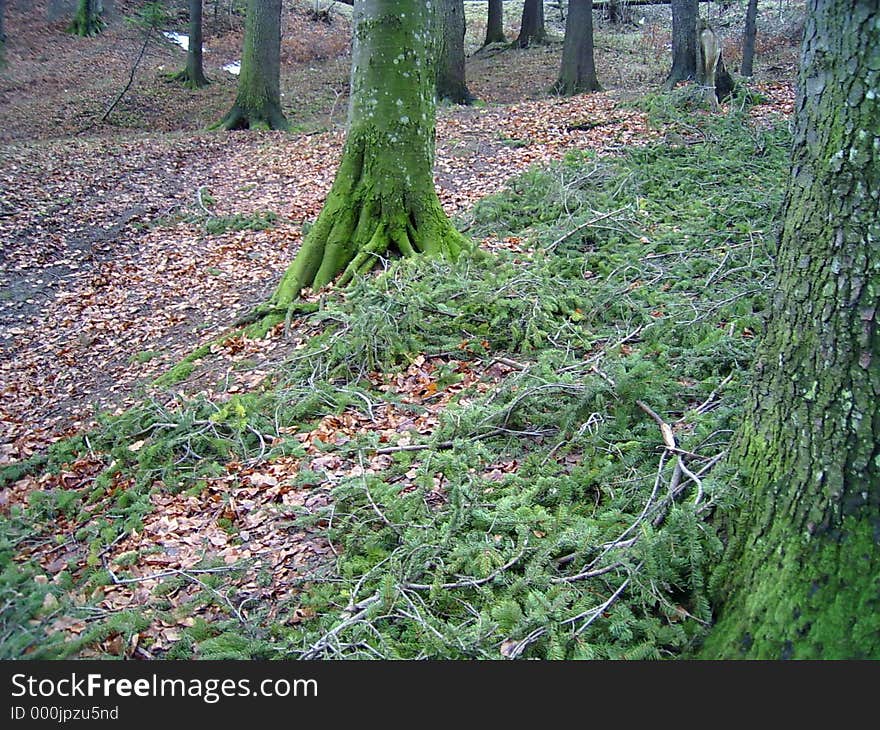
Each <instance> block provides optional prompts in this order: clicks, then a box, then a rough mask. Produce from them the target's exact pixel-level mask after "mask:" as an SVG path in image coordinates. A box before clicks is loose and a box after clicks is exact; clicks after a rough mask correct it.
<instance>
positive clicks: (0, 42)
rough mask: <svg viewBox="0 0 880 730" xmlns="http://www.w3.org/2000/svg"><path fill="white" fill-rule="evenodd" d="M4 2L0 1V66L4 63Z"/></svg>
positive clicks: (3, 0)
mask: <svg viewBox="0 0 880 730" xmlns="http://www.w3.org/2000/svg"><path fill="white" fill-rule="evenodd" d="M5 17H6V0H0V66H2V65H3V64H4V62H5V61H6V25H5V23H4V19H5Z"/></svg>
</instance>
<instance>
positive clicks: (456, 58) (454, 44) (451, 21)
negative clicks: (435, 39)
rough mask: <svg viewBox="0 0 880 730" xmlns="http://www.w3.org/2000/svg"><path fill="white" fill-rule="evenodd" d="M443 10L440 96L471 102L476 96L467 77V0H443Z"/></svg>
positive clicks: (438, 89) (438, 83)
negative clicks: (465, 48)
mask: <svg viewBox="0 0 880 730" xmlns="http://www.w3.org/2000/svg"><path fill="white" fill-rule="evenodd" d="M440 14H441V19H440V23H441V25H440V47H439V53H438V56H437V98H438V99H448V100H449V101H451V102H453V103H455V104H470V103H471V102H472V101H473V100H474V97H473V96H471V92H470V91H469V90H468V87H467V83H466V81H465V57H464V32H465V27H464V23H465V20H464V0H441V1H440Z"/></svg>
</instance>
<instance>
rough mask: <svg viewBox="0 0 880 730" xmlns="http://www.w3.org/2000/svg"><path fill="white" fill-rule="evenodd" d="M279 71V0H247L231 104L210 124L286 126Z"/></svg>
mask: <svg viewBox="0 0 880 730" xmlns="http://www.w3.org/2000/svg"><path fill="white" fill-rule="evenodd" d="M280 73H281V0H249V2H248V10H247V21H246V27H245V35H244V46H243V48H242V56H241V73H240V75H239V77H238V93H237V95H236V98H235V104H233V106H232V109H230V110H229V112H228V113H227V114H226V116H225V117H223V119H221V120H220V121H219V122H217V124H215V125H213V128H215V129H216V128H221V129H228V130H232V129H262V130H267V129H280V130H285V131H286V130H287V129H289V128H290V125H289V123H288V121H287V119H286V118H285V117H284V113H283V112H282V111H281V92H280Z"/></svg>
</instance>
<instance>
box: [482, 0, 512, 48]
mask: <svg viewBox="0 0 880 730" xmlns="http://www.w3.org/2000/svg"><path fill="white" fill-rule="evenodd" d="M505 40H507V39H506V38H505V37H504V2H503V0H489V14H488V17H487V19H486V40H484V41H483V45H484V46H488V45H489V44H490V43H504V41H505Z"/></svg>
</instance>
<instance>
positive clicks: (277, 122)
mask: <svg viewBox="0 0 880 730" xmlns="http://www.w3.org/2000/svg"><path fill="white" fill-rule="evenodd" d="M210 128H211V129H225V130H227V131H232V130H235V129H258V130H263V131H266V130H270V129H276V130H280V131H282V132H287V131H289V130H290V123H289V122H288V121H287V119H285V117H284V114H283V113H282V112H281V109H279V108H278V107H275V106H271V105H270V106H268V107H265V108H262V109H245V108H244V107H242V106H240V105H238V104H236V105H235V106H233V107H232V109H230V110H229V113H228V114H227V115H226V116H225V117H223V119H221V120H220V121H219V122H217V123H216V124H213V125H211V127H210Z"/></svg>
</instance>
